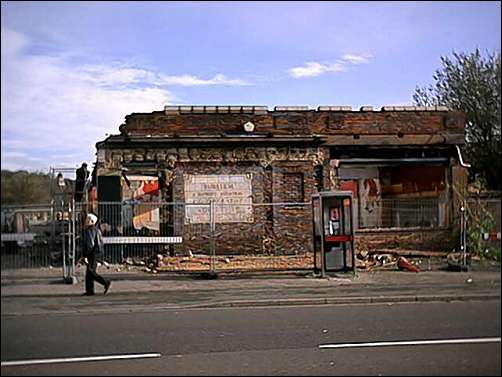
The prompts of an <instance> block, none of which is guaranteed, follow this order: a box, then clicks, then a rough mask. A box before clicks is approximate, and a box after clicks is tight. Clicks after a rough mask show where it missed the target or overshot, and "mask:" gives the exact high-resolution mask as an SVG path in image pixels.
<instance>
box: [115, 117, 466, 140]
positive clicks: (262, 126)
mask: <svg viewBox="0 0 502 377" xmlns="http://www.w3.org/2000/svg"><path fill="white" fill-rule="evenodd" d="M246 122H252V123H254V124H255V126H256V128H255V131H256V132H271V133H273V134H275V135H291V134H296V135H298V134H325V135H335V134H337V135H344V134H345V135H353V134H357V135H370V134H372V135H384V134H397V133H403V134H437V133H452V134H454V133H459V134H463V132H464V117H463V115H462V113H460V112H456V111H449V112H445V111H380V112H357V111H356V112H353V111H348V112H330V111H305V112H295V111H274V112H268V113H267V114H252V113H242V114H172V115H167V114H166V113H165V112H163V111H156V112H153V113H145V114H143V113H133V114H131V115H128V116H127V117H126V123H125V125H123V126H122V127H121V131H122V132H127V133H128V134H129V135H146V134H150V135H163V136H174V135H178V136H183V135H211V134H213V135H214V134H220V133H223V132H239V131H242V130H243V125H244V124H245V123H246Z"/></svg>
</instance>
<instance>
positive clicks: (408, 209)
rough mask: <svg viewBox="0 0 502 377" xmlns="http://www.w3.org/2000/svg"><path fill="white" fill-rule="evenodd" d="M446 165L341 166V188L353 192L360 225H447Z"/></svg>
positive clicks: (362, 226)
mask: <svg viewBox="0 0 502 377" xmlns="http://www.w3.org/2000/svg"><path fill="white" fill-rule="evenodd" d="M445 174H446V169H445V167H444V166H432V165H429V166H427V165H417V166H410V165H407V166H405V165H401V166H380V167H377V166H372V167H364V168H363V167H350V168H349V167H347V168H340V180H341V181H340V186H339V188H340V189H342V190H350V191H352V193H353V198H354V208H355V214H354V218H355V223H356V224H357V226H358V228H363V229H376V228H410V227H426V228H432V227H437V226H444V225H446V211H447V205H446V203H447V200H446V178H445Z"/></svg>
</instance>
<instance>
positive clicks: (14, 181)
mask: <svg viewBox="0 0 502 377" xmlns="http://www.w3.org/2000/svg"><path fill="white" fill-rule="evenodd" d="M1 174H2V184H1V186H2V195H1V197H2V205H4V204H42V203H49V202H50V176H49V175H48V174H44V173H41V172H37V173H30V172H27V171H16V172H11V171H8V170H2V171H1Z"/></svg>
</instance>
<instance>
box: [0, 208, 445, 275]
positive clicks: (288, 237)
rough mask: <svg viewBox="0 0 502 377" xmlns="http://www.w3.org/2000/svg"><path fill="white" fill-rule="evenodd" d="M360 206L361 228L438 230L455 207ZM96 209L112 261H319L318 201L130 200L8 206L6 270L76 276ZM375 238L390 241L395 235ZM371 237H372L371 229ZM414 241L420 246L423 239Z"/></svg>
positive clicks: (239, 264)
mask: <svg viewBox="0 0 502 377" xmlns="http://www.w3.org/2000/svg"><path fill="white" fill-rule="evenodd" d="M355 204H356V205H355V206H354V217H355V225H356V229H357V228H359V229H360V230H361V232H363V231H368V230H369V231H372V230H373V229H375V230H376V231H378V230H381V229H391V230H392V229H395V228H403V229H408V228H409V229H412V231H415V232H416V233H417V232H418V233H419V232H420V231H422V230H423V229H425V230H428V229H432V230H434V229H436V228H438V227H441V226H442V225H443V223H444V216H445V213H446V211H447V207H446V205H447V203H445V202H442V201H440V200H438V199H423V198H422V199H416V200H412V199H407V200H404V199H400V200H397V199H392V200H390V199H384V200H381V201H380V202H379V203H378V205H377V206H375V207H374V208H373V209H371V208H363V209H362V208H359V207H358V206H357V199H356V200H355ZM368 209H369V210H370V211H368ZM90 212H92V213H95V214H96V215H97V216H98V219H99V220H98V226H99V228H100V229H101V231H102V234H103V237H104V242H105V250H104V260H105V262H107V263H109V264H126V265H131V266H132V265H136V266H141V267H142V268H144V269H145V270H148V271H152V272H162V271H169V272H218V271H291V270H309V269H310V270H312V269H313V266H314V260H313V240H312V220H313V219H312V206H311V203H310V202H307V203H304V202H298V203H290V202H288V203H216V202H207V203H184V202H159V203H145V202H139V201H126V202H93V203H86V202H70V203H64V202H53V203H49V204H43V205H37V206H2V210H1V218H2V224H1V225H2V248H1V267H2V270H4V269H10V268H30V267H31V268H36V267H48V266H52V267H58V268H59V267H61V268H63V271H64V276H67V275H68V274H71V271H69V270H70V269H74V268H75V264H76V263H77V262H78V260H79V258H80V256H81V255H82V232H83V224H84V219H85V216H86V215H87V213H90ZM417 228H418V229H419V230H417ZM420 234H421V233H420ZM424 234H425V233H424ZM373 236H374V237H375V240H376V242H379V240H380V239H382V242H383V241H385V245H384V246H389V241H388V239H387V238H385V239H383V238H382V237H380V236H379V234H378V233H375V234H374V235H373ZM364 237H366V238H367V239H369V238H368V237H369V236H368V234H364ZM362 239H363V237H361V240H362ZM370 241H371V240H370ZM368 242H369V241H368ZM396 242H397V241H396ZM399 242H401V241H399ZM410 242H412V243H413V244H414V245H415V244H416V242H417V240H416V237H412V238H410Z"/></svg>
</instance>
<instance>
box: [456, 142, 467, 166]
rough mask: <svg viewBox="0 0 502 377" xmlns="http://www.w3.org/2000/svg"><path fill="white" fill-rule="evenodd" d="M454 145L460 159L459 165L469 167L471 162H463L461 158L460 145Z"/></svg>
mask: <svg viewBox="0 0 502 377" xmlns="http://www.w3.org/2000/svg"><path fill="white" fill-rule="evenodd" d="M455 147H456V148H457V154H458V160H459V161H460V165H461V166H462V167H464V168H470V167H471V164H468V163H466V162H464V159H463V158H462V153H461V152H460V147H459V146H458V145H457V144H455Z"/></svg>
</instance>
